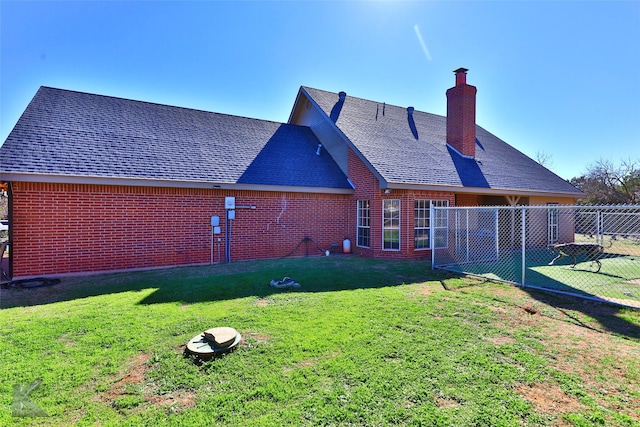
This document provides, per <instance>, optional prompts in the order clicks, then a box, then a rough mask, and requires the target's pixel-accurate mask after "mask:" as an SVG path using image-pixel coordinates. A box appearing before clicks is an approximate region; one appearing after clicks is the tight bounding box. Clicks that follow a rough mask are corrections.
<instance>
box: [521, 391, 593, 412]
mask: <svg viewBox="0 0 640 427" xmlns="http://www.w3.org/2000/svg"><path fill="white" fill-rule="evenodd" d="M516 392H517V393H518V394H520V396H522V397H524V398H525V399H527V400H528V401H529V402H531V403H532V404H533V406H534V407H535V408H536V411H537V412H540V413H543V414H553V415H558V414H563V413H567V412H576V411H580V410H583V409H586V406H584V405H582V404H581V403H580V402H578V400H577V399H575V398H573V397H571V396H567V395H566V394H565V393H564V392H563V391H562V390H560V387H558V386H554V385H550V384H548V383H544V384H543V383H536V384H532V385H524V384H523V385H521V386H520V387H518V388H517V389H516Z"/></svg>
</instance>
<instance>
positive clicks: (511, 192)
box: [385, 182, 585, 199]
mask: <svg viewBox="0 0 640 427" xmlns="http://www.w3.org/2000/svg"><path fill="white" fill-rule="evenodd" d="M386 188H389V189H391V190H414V191H417V190H420V191H449V192H452V193H464V194H490V195H499V196H529V197H532V196H533V197H571V198H574V199H581V198H583V197H585V194H584V193H582V192H580V193H575V192H565V191H546V190H523V189H513V188H483V187H461V186H455V185H434V184H408V183H404V182H389V183H387V185H386V187H385V189H386Z"/></svg>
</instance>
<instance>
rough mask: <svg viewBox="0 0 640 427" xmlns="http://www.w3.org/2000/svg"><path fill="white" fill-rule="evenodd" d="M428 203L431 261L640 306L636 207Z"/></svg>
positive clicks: (639, 226)
mask: <svg viewBox="0 0 640 427" xmlns="http://www.w3.org/2000/svg"><path fill="white" fill-rule="evenodd" d="M431 209H432V211H431V218H434V223H436V222H437V223H439V224H441V225H442V224H445V225H446V227H441V228H438V227H432V231H431V233H432V236H431V242H434V243H433V244H434V246H435V248H432V265H433V267H434V268H439V269H445V270H449V271H454V272H458V273H465V274H471V275H476V276H482V277H485V278H488V279H492V280H500V281H503V282H508V283H513V284H517V285H520V286H527V287H532V288H538V289H543V290H549V291H553V292H559V293H565V294H571V295H575V296H579V297H583V298H588V299H595V300H605V301H609V302H613V303H617V304H621V305H626V306H630V307H636V308H640V206H563V205H546V206H516V207H502V206H500V207H466V208H465V207H432V208H431Z"/></svg>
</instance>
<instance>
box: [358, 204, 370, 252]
mask: <svg viewBox="0 0 640 427" xmlns="http://www.w3.org/2000/svg"><path fill="white" fill-rule="evenodd" d="M370 230H371V217H370V211H369V200H358V233H357V235H358V238H357V240H356V245H357V246H360V247H363V248H368V247H370V246H369V245H370V241H369V239H370Z"/></svg>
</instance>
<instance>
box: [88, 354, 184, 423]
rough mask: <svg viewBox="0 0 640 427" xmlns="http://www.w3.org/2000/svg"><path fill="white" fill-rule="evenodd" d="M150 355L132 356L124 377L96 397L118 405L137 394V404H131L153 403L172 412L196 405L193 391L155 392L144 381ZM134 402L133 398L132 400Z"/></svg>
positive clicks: (150, 385)
mask: <svg viewBox="0 0 640 427" xmlns="http://www.w3.org/2000/svg"><path fill="white" fill-rule="evenodd" d="M150 359H151V355H150V354H148V353H140V354H138V355H136V356H135V357H133V358H132V359H131V360H130V361H129V363H128V364H127V365H128V370H127V372H126V373H125V375H124V377H122V378H121V379H119V380H118V381H116V382H114V383H113V384H112V386H111V387H110V388H109V389H108V390H106V391H105V392H103V393H101V394H100V395H99V396H98V399H99V400H100V401H102V402H105V403H108V404H111V405H113V406H116V407H118V402H120V401H122V399H125V398H127V397H129V396H137V397H138V398H139V400H140V402H139V404H138V403H136V404H135V405H133V406H144V405H155V406H162V407H164V408H170V409H171V410H172V412H179V411H181V410H184V409H187V408H192V407H194V406H195V405H196V395H195V393H193V392H190V391H185V390H177V391H175V392H172V393H165V394H162V395H160V394H157V393H155V391H156V390H155V387H154V386H153V384H150V383H148V382H147V381H146V373H147V371H148V370H149V369H151V365H149V360H150ZM132 401H133V402H135V400H132Z"/></svg>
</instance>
